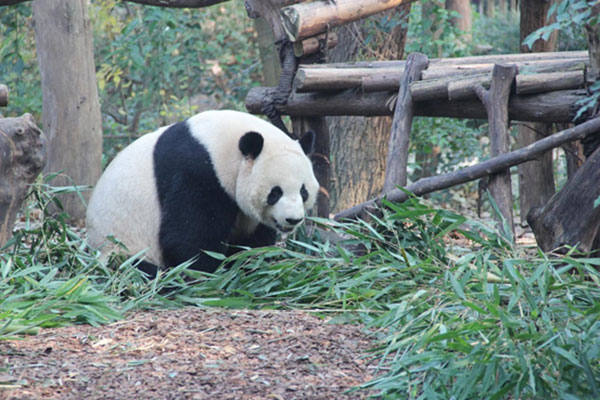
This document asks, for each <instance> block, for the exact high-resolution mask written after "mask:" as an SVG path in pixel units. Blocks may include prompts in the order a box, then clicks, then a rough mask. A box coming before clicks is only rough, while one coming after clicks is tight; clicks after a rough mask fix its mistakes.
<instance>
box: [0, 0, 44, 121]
mask: <svg viewBox="0 0 600 400" xmlns="http://www.w3.org/2000/svg"><path fill="white" fill-rule="evenodd" d="M0 77H2V83H3V84H6V85H7V86H8V88H9V98H10V101H9V104H8V107H6V108H5V109H3V110H2V114H4V115H6V116H19V115H22V114H24V113H26V112H28V113H31V114H33V116H34V117H35V119H36V120H37V121H40V120H41V114H42V89H41V85H40V75H39V70H38V66H37V58H36V52H35V33H34V29H33V17H32V13H31V5H30V4H27V3H24V4H19V5H15V6H11V7H0Z"/></svg>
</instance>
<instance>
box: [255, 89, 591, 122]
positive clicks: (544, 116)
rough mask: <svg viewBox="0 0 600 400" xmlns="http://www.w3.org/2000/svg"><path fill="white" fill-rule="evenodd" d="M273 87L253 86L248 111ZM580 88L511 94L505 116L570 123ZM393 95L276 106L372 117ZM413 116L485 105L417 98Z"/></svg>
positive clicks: (478, 109)
mask: <svg viewBox="0 0 600 400" xmlns="http://www.w3.org/2000/svg"><path fill="white" fill-rule="evenodd" d="M273 90H274V88H267V87H254V88H252V89H250V91H249V92H248V95H247V97H246V108H247V109H248V111H249V112H250V113H253V114H261V113H262V111H261V101H262V99H263V98H265V96H267V95H271V94H272V92H273ZM585 97H586V94H585V93H583V91H581V90H560V91H556V92H548V93H540V94H534V95H513V96H511V97H510V100H509V103H508V115H509V118H510V119H511V120H513V121H534V122H535V121H538V122H566V123H570V122H573V117H574V116H575V114H576V112H577V109H578V107H577V106H576V105H575V103H576V102H578V101H580V100H582V99H584V98H585ZM395 98H396V95H392V94H390V93H388V92H374V93H362V92H361V91H360V90H356V89H349V90H343V91H339V92H335V93H328V92H319V93H316V92H311V93H292V95H291V96H290V98H289V99H288V100H287V104H285V105H283V106H278V110H279V111H280V112H281V113H282V114H284V115H290V116H297V117H309V116H336V115H361V116H366V117H374V116H380V115H392V110H393V108H394V105H395ZM414 115H417V116H424V117H449V118H475V119H485V118H486V117H487V115H486V112H485V108H484V107H483V105H482V104H481V102H480V101H478V100H463V101H448V100H445V99H438V100H430V101H420V102H416V103H415V104H414Z"/></svg>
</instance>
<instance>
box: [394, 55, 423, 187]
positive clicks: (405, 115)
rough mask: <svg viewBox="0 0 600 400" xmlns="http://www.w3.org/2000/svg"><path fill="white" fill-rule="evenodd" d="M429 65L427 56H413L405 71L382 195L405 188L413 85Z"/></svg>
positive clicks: (409, 56) (410, 57)
mask: <svg viewBox="0 0 600 400" xmlns="http://www.w3.org/2000/svg"><path fill="white" fill-rule="evenodd" d="M428 63H429V59H428V58H427V56H426V55H425V54H421V53H412V54H409V55H408V58H407V62H406V71H405V73H404V76H403V78H402V83H401V84H400V89H399V91H398V99H397V100H396V106H395V107H394V118H393V119H392V129H391V133H390V143H389V147H388V154H387V162H386V166H385V181H384V183H383V193H385V192H388V191H390V190H392V189H393V188H394V187H396V186H398V185H400V186H405V185H406V180H407V177H406V174H407V172H406V166H407V163H408V145H409V141H410V128H411V126H412V120H413V101H412V97H411V95H410V84H411V82H413V81H416V80H418V79H419V77H420V76H421V71H423V70H424V69H425V68H427V64H428Z"/></svg>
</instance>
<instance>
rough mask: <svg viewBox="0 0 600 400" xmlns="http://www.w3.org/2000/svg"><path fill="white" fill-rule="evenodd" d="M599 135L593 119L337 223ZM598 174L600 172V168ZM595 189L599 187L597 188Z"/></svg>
mask: <svg viewBox="0 0 600 400" xmlns="http://www.w3.org/2000/svg"><path fill="white" fill-rule="evenodd" d="M598 134H600V118H594V119H592V120H589V121H587V122H584V123H583V124H581V125H578V126H576V127H573V128H569V129H565V130H564V131H560V132H557V133H555V134H553V135H550V136H548V137H545V138H544V139H540V140H538V141H537V142H535V143H532V144H530V145H528V146H526V147H522V148H520V149H518V150H514V151H511V152H508V153H504V154H501V155H499V156H497V157H493V158H490V159H488V160H486V161H483V162H481V163H479V164H476V165H472V166H470V167H466V168H463V169H461V170H458V171H455V172H450V173H448V174H444V175H438V176H430V177H427V178H423V179H419V180H418V181H416V182H414V183H412V184H410V185H408V186H406V187H405V188H404V189H403V190H400V189H394V190H392V191H390V192H388V193H386V194H385V195H382V196H379V197H376V198H374V199H370V200H369V201H366V202H364V203H361V204H357V205H356V206H354V207H351V208H349V209H347V210H343V211H341V212H339V213H337V214H336V215H335V216H334V219H336V220H340V219H345V218H356V217H360V216H361V215H362V214H363V213H364V212H365V211H367V210H370V209H372V208H373V207H376V206H381V200H382V199H383V198H387V199H388V200H389V201H392V202H403V201H406V200H407V199H408V197H409V196H410V193H412V194H413V195H415V196H422V195H424V194H427V193H431V192H435V191H437V190H441V189H446V188H449V187H452V186H456V185H460V184H462V183H466V182H470V181H474V180H477V179H480V178H483V177H485V176H489V175H492V174H495V173H497V172H500V171H504V170H506V169H508V168H510V167H512V166H514V165H518V164H521V163H524V162H526V161H530V160H533V159H535V158H537V157H539V156H540V155H541V154H544V153H545V152H547V151H549V150H551V149H553V148H555V147H558V146H561V145H563V144H565V143H569V142H572V141H575V140H580V139H583V138H584V137H586V136H590V135H598ZM597 170H598V171H600V168H598V169H597ZM595 186H597V187H600V186H598V185H595ZM407 192H408V193H407Z"/></svg>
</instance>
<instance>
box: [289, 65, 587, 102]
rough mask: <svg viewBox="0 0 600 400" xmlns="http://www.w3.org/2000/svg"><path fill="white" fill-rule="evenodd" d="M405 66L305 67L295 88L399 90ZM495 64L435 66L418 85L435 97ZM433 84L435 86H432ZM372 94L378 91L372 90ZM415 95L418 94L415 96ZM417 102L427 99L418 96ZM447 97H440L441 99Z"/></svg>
mask: <svg viewBox="0 0 600 400" xmlns="http://www.w3.org/2000/svg"><path fill="white" fill-rule="evenodd" d="M516 65H517V67H518V68H519V71H521V73H523V75H525V74H533V73H543V72H548V71H550V72H567V71H583V69H584V67H585V60H584V59H580V58H575V59H567V60H563V59H558V60H541V61H537V60H536V61H523V62H517V63H516ZM404 68H405V64H398V65H397V66H393V65H387V66H379V67H377V68H375V67H368V66H361V67H356V68H339V67H330V68H313V67H310V66H307V65H303V66H301V67H300V68H299V69H298V72H297V74H296V78H295V87H296V90H297V91H298V92H310V91H324V90H340V89H354V88H365V86H367V88H368V87H369V86H377V90H386V89H387V90H397V83H395V86H396V88H394V87H393V86H394V84H393V83H390V82H398V76H401V75H402V74H403V73H404ZM493 68H494V64H492V63H481V64H451V65H446V64H441V63H438V64H435V65H431V64H430V65H429V67H428V68H427V69H425V70H423V72H422V73H421V80H420V81H418V82H415V83H414V84H413V85H414V86H416V87H427V86H432V89H431V90H430V92H431V93H434V92H435V91H439V90H440V89H441V90H445V89H443V86H447V85H448V83H450V82H453V81H456V80H465V79H477V78H479V77H482V76H487V77H488V79H489V76H490V75H491V73H492V70H493ZM382 80H386V81H387V82H388V85H389V86H388V87H387V88H386V87H385V86H384V84H383V83H382V82H381V81H382ZM432 81H433V82H432ZM367 90H368V91H374V89H372V88H368V89H367ZM412 94H413V95H415V94H414V92H412ZM416 96H417V97H416V98H419V99H420V100H421V99H423V98H421V97H419V96H418V95H416ZM440 96H441V97H446V96H442V94H439V95H438V97H440Z"/></svg>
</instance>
